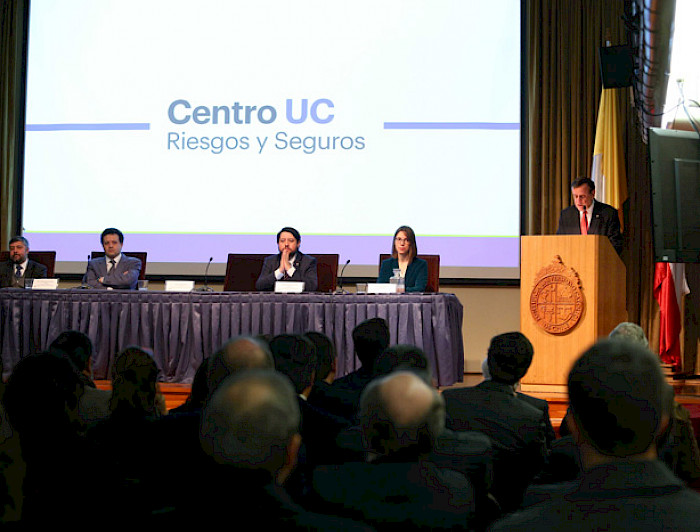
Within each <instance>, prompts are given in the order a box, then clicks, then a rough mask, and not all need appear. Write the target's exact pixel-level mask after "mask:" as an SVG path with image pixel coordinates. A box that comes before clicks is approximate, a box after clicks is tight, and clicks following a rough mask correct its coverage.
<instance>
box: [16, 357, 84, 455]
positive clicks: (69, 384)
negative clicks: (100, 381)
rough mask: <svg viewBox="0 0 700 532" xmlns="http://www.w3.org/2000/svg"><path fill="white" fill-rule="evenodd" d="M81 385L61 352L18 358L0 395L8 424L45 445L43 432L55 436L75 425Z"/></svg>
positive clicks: (59, 435)
mask: <svg viewBox="0 0 700 532" xmlns="http://www.w3.org/2000/svg"><path fill="white" fill-rule="evenodd" d="M82 394H83V385H82V383H81V382H80V379H79V378H78V375H77V374H76V373H75V368H74V367H73V366H72V364H71V363H70V361H69V360H68V359H67V358H65V357H64V356H56V355H53V354H49V353H39V354H37V355H31V356H28V357H25V358H23V359H21V360H20V361H19V362H18V363H17V365H16V366H15V367H14V370H13V371H12V375H10V379H9V381H8V382H7V387H6V389H5V394H4V396H3V398H2V401H3V405H4V407H5V411H6V412H7V416H8V418H9V421H10V424H11V425H12V426H13V427H14V428H15V429H16V430H17V431H18V432H19V433H20V435H24V436H27V437H28V438H30V439H32V440H33V442H34V443H38V444H39V445H40V447H44V448H45V447H46V445H47V441H46V436H47V435H50V436H51V437H53V438H56V439H59V438H61V437H62V436H65V435H67V434H69V433H71V432H72V431H73V430H75V428H76V426H77V425H76V423H77V411H78V402H79V400H80V397H81V396H82Z"/></svg>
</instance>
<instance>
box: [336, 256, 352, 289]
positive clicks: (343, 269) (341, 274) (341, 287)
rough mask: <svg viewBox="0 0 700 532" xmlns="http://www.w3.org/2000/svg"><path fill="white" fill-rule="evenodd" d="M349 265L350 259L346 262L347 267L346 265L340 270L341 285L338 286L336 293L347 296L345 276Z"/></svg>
mask: <svg viewBox="0 0 700 532" xmlns="http://www.w3.org/2000/svg"><path fill="white" fill-rule="evenodd" d="M348 264H350V259H348V260H347V261H346V262H345V265H344V266H343V268H342V269H341V270H340V279H339V282H338V284H339V285H340V286H338V289H337V290H336V291H335V293H336V294H345V293H347V292H345V290H343V274H344V273H345V268H346V267H347V265H348Z"/></svg>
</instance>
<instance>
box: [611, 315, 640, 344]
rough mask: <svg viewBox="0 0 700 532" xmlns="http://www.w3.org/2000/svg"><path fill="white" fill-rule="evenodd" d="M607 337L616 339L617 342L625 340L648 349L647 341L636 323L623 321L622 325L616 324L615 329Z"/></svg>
mask: <svg viewBox="0 0 700 532" xmlns="http://www.w3.org/2000/svg"><path fill="white" fill-rule="evenodd" d="M608 337H609V338H617V339H618V340H620V339H625V340H629V341H631V342H636V343H638V344H639V345H641V346H642V347H649V340H647V337H646V335H645V334H644V329H642V328H641V327H640V326H639V325H637V324H636V323H632V322H629V321H623V322H622V323H620V324H618V325H617V327H615V328H614V329H613V330H612V331H610V334H609V335H608Z"/></svg>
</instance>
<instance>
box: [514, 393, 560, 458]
mask: <svg viewBox="0 0 700 532" xmlns="http://www.w3.org/2000/svg"><path fill="white" fill-rule="evenodd" d="M517 395H518V398H519V399H521V400H523V401H525V402H526V403H528V404H530V405H532V406H534V407H535V408H537V409H538V410H541V411H542V422H543V423H544V437H545V440H546V442H547V448H548V449H549V448H550V447H551V446H552V443H553V442H554V440H556V439H557V435H556V433H555V432H554V427H553V426H552V420H551V419H550V417H549V404H548V403H547V401H545V400H544V399H539V398H537V397H533V396H531V395H527V394H524V393H521V392H518V393H517Z"/></svg>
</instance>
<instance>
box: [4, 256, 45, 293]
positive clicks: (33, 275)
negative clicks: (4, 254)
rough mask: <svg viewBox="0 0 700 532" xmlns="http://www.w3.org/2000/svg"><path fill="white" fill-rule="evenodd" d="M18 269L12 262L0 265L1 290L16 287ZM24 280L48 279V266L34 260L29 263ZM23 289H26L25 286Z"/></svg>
mask: <svg viewBox="0 0 700 532" xmlns="http://www.w3.org/2000/svg"><path fill="white" fill-rule="evenodd" d="M16 268H17V265H16V264H15V263H14V262H12V261H10V260H8V261H5V262H3V263H1V264H0V288H9V287H11V286H15V284H14V283H15V270H16ZM22 279H46V266H44V265H43V264H39V263H38V262H35V261H33V260H29V261H27V269H26V270H25V271H24V277H23V278H22ZM21 288H24V285H22V286H21Z"/></svg>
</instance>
